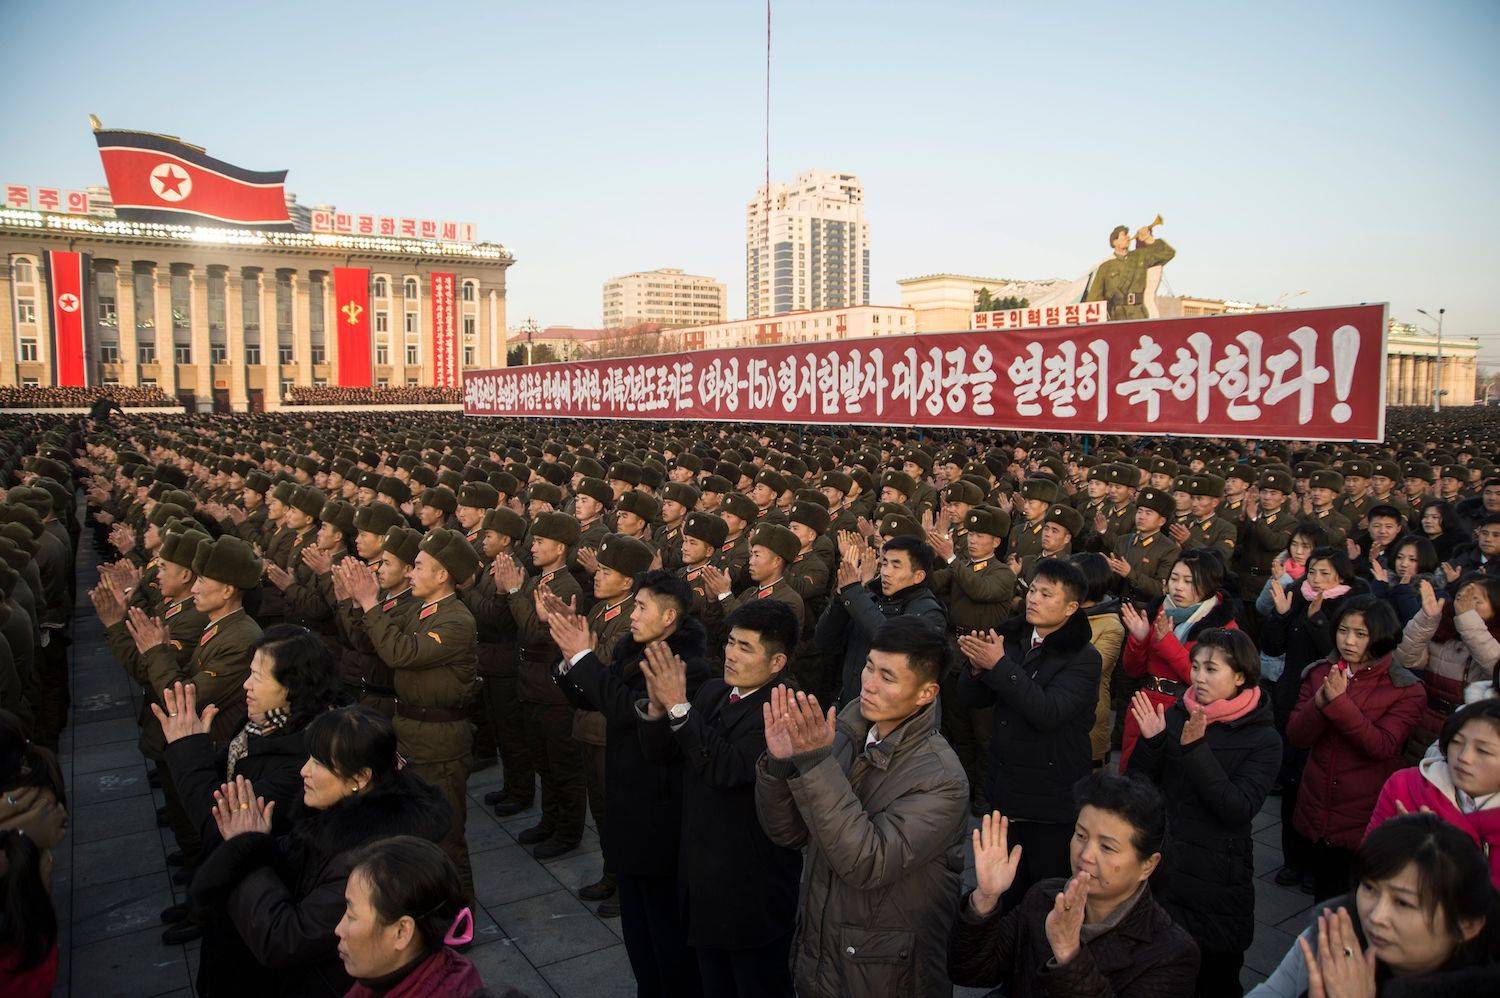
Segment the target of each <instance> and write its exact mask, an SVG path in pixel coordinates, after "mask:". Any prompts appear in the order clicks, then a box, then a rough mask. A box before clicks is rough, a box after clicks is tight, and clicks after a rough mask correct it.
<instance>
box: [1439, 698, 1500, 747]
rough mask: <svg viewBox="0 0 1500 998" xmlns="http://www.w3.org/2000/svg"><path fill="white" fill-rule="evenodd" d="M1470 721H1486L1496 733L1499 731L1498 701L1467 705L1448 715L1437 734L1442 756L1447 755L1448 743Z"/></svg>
mask: <svg viewBox="0 0 1500 998" xmlns="http://www.w3.org/2000/svg"><path fill="white" fill-rule="evenodd" d="M1470 721H1488V722H1489V723H1490V724H1492V725H1493V726H1494V727H1495V730H1496V731H1500V700H1495V699H1489V700H1478V701H1476V702H1474V703H1467V704H1464V705H1463V706H1462V707H1460V708H1458V710H1455V711H1454V712H1453V713H1452V714H1450V715H1449V717H1448V720H1446V721H1444V722H1443V728H1442V730H1441V731H1439V732H1438V749H1439V750H1440V751H1441V752H1442V753H1443V755H1445V756H1446V755H1447V754H1448V743H1449V742H1451V741H1453V738H1454V736H1455V735H1457V734H1458V733H1459V732H1460V731H1461V730H1463V727H1464V725H1466V724H1468V723H1469V722H1470Z"/></svg>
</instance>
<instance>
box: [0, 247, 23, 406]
mask: <svg viewBox="0 0 1500 998" xmlns="http://www.w3.org/2000/svg"><path fill="white" fill-rule="evenodd" d="M10 268H11V261H10V260H9V259H8V258H7V259H0V271H3V272H0V385H16V384H19V383H20V379H19V378H18V377H17V376H16V296H15V288H14V287H12V286H11V283H10Z"/></svg>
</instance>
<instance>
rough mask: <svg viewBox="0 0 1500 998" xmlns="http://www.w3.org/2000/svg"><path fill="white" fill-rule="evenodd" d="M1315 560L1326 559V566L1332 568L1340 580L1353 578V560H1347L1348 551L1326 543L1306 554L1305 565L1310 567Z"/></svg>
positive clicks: (1345, 580) (1351, 579)
mask: <svg viewBox="0 0 1500 998" xmlns="http://www.w3.org/2000/svg"><path fill="white" fill-rule="evenodd" d="M1315 561H1326V562H1328V567H1329V568H1331V569H1333V572H1334V574H1335V575H1337V576H1338V577H1339V581H1340V582H1351V581H1353V579H1354V562H1352V561H1350V560H1349V553H1348V552H1347V551H1344V550H1342V549H1340V548H1336V547H1334V546H1332V545H1331V544H1330V545H1326V546H1324V547H1318V548H1313V551H1312V554H1310V555H1308V556H1307V567H1308V568H1312V564H1313V562H1315Z"/></svg>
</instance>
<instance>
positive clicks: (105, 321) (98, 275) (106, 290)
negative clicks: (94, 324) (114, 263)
mask: <svg viewBox="0 0 1500 998" xmlns="http://www.w3.org/2000/svg"><path fill="white" fill-rule="evenodd" d="M94 300H95V302H96V304H95V309H94V311H95V315H96V316H97V321H98V323H99V325H101V326H107V327H108V328H110V329H113V328H115V327H116V326H118V325H119V317H118V315H117V312H116V306H115V272H114V271H113V270H100V271H96V272H95V273H94Z"/></svg>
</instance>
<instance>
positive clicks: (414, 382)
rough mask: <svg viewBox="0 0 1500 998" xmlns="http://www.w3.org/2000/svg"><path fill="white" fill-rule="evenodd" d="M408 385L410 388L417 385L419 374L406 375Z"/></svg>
mask: <svg viewBox="0 0 1500 998" xmlns="http://www.w3.org/2000/svg"><path fill="white" fill-rule="evenodd" d="M406 386H407V387H408V388H415V387H417V376H416V375H415V374H408V375H407V376H406Z"/></svg>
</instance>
